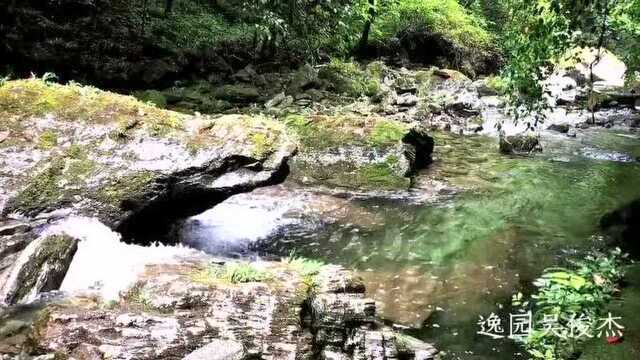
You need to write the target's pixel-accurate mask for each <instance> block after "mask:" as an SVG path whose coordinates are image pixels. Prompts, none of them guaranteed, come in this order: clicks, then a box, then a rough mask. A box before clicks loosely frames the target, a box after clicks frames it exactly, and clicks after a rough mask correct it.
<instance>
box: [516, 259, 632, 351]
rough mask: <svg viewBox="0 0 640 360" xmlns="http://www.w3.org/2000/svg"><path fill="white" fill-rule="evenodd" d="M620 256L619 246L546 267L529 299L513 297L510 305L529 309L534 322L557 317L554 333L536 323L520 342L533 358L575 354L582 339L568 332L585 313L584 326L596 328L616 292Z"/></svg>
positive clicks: (539, 322) (619, 272) (519, 296)
mask: <svg viewBox="0 0 640 360" xmlns="http://www.w3.org/2000/svg"><path fill="white" fill-rule="evenodd" d="M624 258H625V255H623V254H622V253H621V251H620V249H615V250H613V251H611V252H610V253H608V254H602V253H594V254H591V255H589V256H586V257H585V258H584V259H581V260H578V261H572V262H571V263H572V265H573V266H572V268H570V269H569V268H549V269H546V270H545V271H544V272H543V274H542V276H541V277H540V278H539V279H537V280H536V281H535V282H534V285H535V286H536V287H537V288H538V292H537V293H536V294H534V295H532V296H531V300H530V301H523V296H522V294H520V293H519V294H517V295H515V296H514V297H513V305H514V306H516V307H517V308H520V309H522V310H531V311H532V314H533V319H532V320H533V324H534V326H535V325H536V324H544V321H545V318H547V319H548V318H553V319H555V320H556V323H555V324H554V332H550V331H547V330H545V329H544V328H543V327H540V326H535V328H534V329H532V331H531V334H530V335H529V336H528V337H526V338H525V339H524V340H523V342H524V345H525V348H526V349H527V351H528V352H529V354H530V355H531V356H532V357H533V358H534V359H544V360H556V359H568V358H572V356H574V355H575V353H577V351H578V348H579V346H580V345H581V343H582V340H583V339H581V338H579V337H572V336H566V337H563V336H557V334H564V335H569V334H572V333H573V332H575V329H574V328H572V327H573V326H575V323H574V322H573V321H574V320H575V318H576V317H577V316H582V315H584V319H585V326H588V328H589V329H590V331H592V332H593V331H594V330H595V329H596V326H597V324H596V320H597V319H598V317H599V316H601V315H602V312H603V311H604V308H605V306H606V305H607V303H608V302H609V301H610V300H611V299H612V295H613V293H614V292H616V291H617V286H618V283H619V281H620V280H621V279H622V277H623V272H622V270H621V268H622V265H623V260H624Z"/></svg>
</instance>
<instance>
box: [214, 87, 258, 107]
mask: <svg viewBox="0 0 640 360" xmlns="http://www.w3.org/2000/svg"><path fill="white" fill-rule="evenodd" d="M213 96H214V97H215V98H217V99H222V100H227V101H230V102H237V103H250V102H255V101H257V100H258V98H259V97H260V92H258V89H257V88H256V87H253V86H250V85H244V84H236V85H223V86H221V87H219V88H216V89H215V90H214V91H213Z"/></svg>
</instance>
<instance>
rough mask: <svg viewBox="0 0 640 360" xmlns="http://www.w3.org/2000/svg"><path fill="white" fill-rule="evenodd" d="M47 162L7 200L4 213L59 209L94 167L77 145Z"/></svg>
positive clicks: (30, 213) (77, 189) (92, 162)
mask: <svg viewBox="0 0 640 360" xmlns="http://www.w3.org/2000/svg"><path fill="white" fill-rule="evenodd" d="M46 161H47V162H48V166H47V167H46V168H45V169H44V170H43V171H42V172H40V173H38V174H36V175H34V176H33V177H31V178H30V180H29V182H28V183H27V185H26V187H25V188H24V189H23V190H21V191H20V192H19V193H18V194H17V195H16V196H15V197H14V198H13V199H11V200H10V202H9V203H8V205H7V209H6V210H5V211H16V212H19V213H23V214H25V215H33V214H36V213H38V212H40V211H45V210H51V209H54V208H57V207H59V206H62V205H64V204H65V202H67V201H68V200H69V199H70V198H71V197H72V196H74V195H79V194H80V193H81V189H82V185H83V184H84V181H85V180H86V179H87V178H88V177H89V175H91V174H92V173H93V172H94V171H96V168H97V167H96V163H95V162H94V161H93V160H91V159H90V158H89V157H88V156H87V154H86V152H85V151H84V149H83V148H82V147H81V146H79V145H72V146H70V147H69V148H68V149H66V150H65V151H64V152H63V153H62V154H60V155H54V156H53V157H52V158H50V159H48V160H46Z"/></svg>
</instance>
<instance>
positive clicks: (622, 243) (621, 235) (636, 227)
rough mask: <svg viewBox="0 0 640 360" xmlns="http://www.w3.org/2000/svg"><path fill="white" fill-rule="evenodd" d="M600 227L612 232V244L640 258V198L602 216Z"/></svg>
mask: <svg viewBox="0 0 640 360" xmlns="http://www.w3.org/2000/svg"><path fill="white" fill-rule="evenodd" d="M600 227H601V228H602V229H604V230H605V231H607V232H608V233H609V234H610V236H611V239H610V243H611V244H610V245H612V246H619V247H620V248H622V250H623V251H624V252H627V253H629V254H630V255H631V256H632V257H634V258H636V259H637V258H640V243H639V242H638V239H640V199H637V200H634V201H632V202H630V203H629V204H627V205H625V206H622V207H621V208H619V209H616V210H614V211H612V212H609V213H607V214H605V215H604V216H602V218H601V219H600Z"/></svg>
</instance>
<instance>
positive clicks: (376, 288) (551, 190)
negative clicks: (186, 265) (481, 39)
mask: <svg viewBox="0 0 640 360" xmlns="http://www.w3.org/2000/svg"><path fill="white" fill-rule="evenodd" d="M436 137H437V138H436V144H437V145H436V153H435V156H434V158H435V161H434V164H433V165H432V166H431V168H430V169H429V170H428V171H425V173H424V174H422V175H421V177H420V178H419V179H418V181H417V183H418V184H420V183H421V182H425V181H426V182H427V183H428V181H439V182H444V183H446V184H447V185H448V186H446V187H445V188H443V191H441V193H440V194H439V196H437V197H436V200H434V201H431V202H427V203H424V204H411V203H407V202H403V201H398V200H384V199H368V200H357V199H351V200H343V199H335V198H334V199H333V200H331V199H322V198H320V197H321V195H314V194H312V193H304V192H302V194H303V195H301V194H300V191H299V190H295V191H293V190H291V188H295V187H294V186H288V185H285V186H284V190H283V188H282V187H280V188H279V190H278V192H277V194H275V195H269V193H268V191H267V193H266V194H265V193H264V192H263V193H262V195H259V196H262V199H263V200H264V198H267V199H271V202H272V203H273V204H274V206H276V205H275V204H278V205H277V206H280V207H285V208H287V207H288V210H289V211H288V212H287V211H281V210H279V211H277V214H278V217H279V219H280V220H279V221H280V223H281V226H276V224H278V223H279V222H278V221H275V222H273V221H271V220H270V221H269V226H270V227H271V231H272V232H274V233H272V235H271V236H268V237H266V239H265V238H264V237H263V238H262V239H263V240H262V241H260V242H259V243H260V246H259V248H260V249H261V250H262V251H264V252H268V253H276V254H281V255H283V256H286V255H287V254H289V253H290V252H291V251H292V250H294V249H295V252H296V254H298V255H300V256H306V257H312V258H322V259H325V260H326V261H328V262H333V263H341V264H344V265H347V266H349V267H352V268H355V269H357V270H358V271H359V272H360V273H361V274H362V276H363V277H364V278H365V281H366V282H367V288H368V291H369V293H370V295H371V296H373V297H374V298H375V299H376V300H377V301H378V302H379V304H380V313H381V315H382V316H383V317H384V318H385V319H387V320H389V321H392V322H394V323H399V324H404V325H407V326H411V327H414V328H418V329H420V330H418V331H414V332H413V333H414V335H417V336H419V337H421V338H423V339H425V340H428V341H434V342H435V343H436V346H438V347H439V348H442V349H446V350H447V355H446V356H445V358H450V359H458V358H459V359H514V358H526V357H524V356H522V357H521V356H519V355H518V353H519V349H518V348H517V346H515V344H514V343H513V342H510V341H501V342H499V341H495V340H492V339H489V338H487V337H483V336H480V335H477V334H476V332H477V331H478V330H479V327H478V326H477V321H478V317H479V315H483V316H485V317H486V316H487V315H489V314H490V313H491V312H495V313H497V314H500V315H502V316H503V317H504V316H506V318H507V319H508V307H507V304H508V303H509V302H510V297H511V295H512V294H514V293H515V292H518V291H526V290H527V288H530V284H531V281H532V280H533V279H535V278H536V277H537V276H539V275H540V273H541V271H542V270H543V269H544V268H545V267H548V266H552V265H559V264H562V262H563V258H565V257H566V256H567V255H571V254H576V253H577V254H579V253H580V252H581V251H584V250H586V249H589V248H592V247H598V246H602V245H603V244H601V243H599V242H598V240H597V239H596V238H595V237H593V235H594V234H597V232H598V221H599V219H600V217H601V216H602V215H603V214H605V213H606V212H608V211H611V210H613V209H616V208H617V207H619V206H621V205H623V204H625V203H627V202H629V201H631V200H633V199H636V198H640V163H638V162H636V161H635V159H636V158H637V157H638V156H640V141H638V138H637V135H635V134H630V133H625V132H623V131H621V130H588V131H585V132H583V133H581V134H580V135H579V137H578V138H576V139H568V138H566V137H564V136H559V135H553V134H547V135H546V136H545V141H544V147H545V152H543V153H542V154H539V155H536V156H533V157H507V156H501V155H499V154H497V149H496V146H497V145H496V140H495V139H493V138H487V137H475V138H468V137H466V138H458V137H453V136H450V135H437V136H436ZM287 189H289V191H290V192H289V193H288V192H287ZM296 191H297V192H296ZM291 194H296V195H295V196H294V195H291ZM252 196H257V195H255V194H254V195H251V194H250V195H241V196H240V197H239V198H236V199H234V200H231V201H232V202H235V205H234V206H235V208H236V210H237V211H238V213H240V212H241V209H242V205H240V206H238V204H245V205H244V206H250V204H252V200H251V198H252ZM322 196H323V195H322ZM301 199H302V200H301ZM332 202H337V204H336V203H332ZM253 204H254V205H255V204H256V203H255V202H254V203H253ZM332 206H333V207H334V208H340V209H342V210H341V211H342V212H343V213H342V214H340V215H339V216H335V217H334V218H332V219H327V212H328V213H331V209H329V210H327V208H331V207H332ZM267 208H268V207H267ZM318 208H320V209H322V211H319V210H318ZM334 212H335V209H334ZM227 216H229V214H227ZM247 221H249V220H247ZM263 223H264V221H263ZM263 225H264V224H263ZM245 226H246V227H251V226H252V225H251V223H250V221H249V222H248V223H245ZM218 231H220V230H219V229H218ZM253 240H255V239H253ZM250 242H251V241H250ZM254 245H255V244H254Z"/></svg>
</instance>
